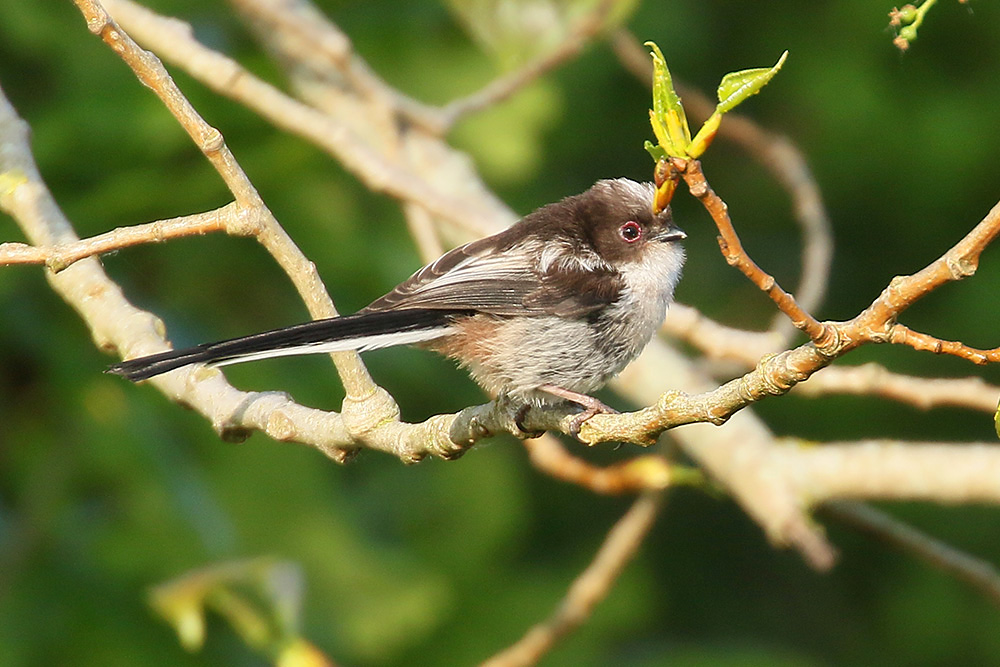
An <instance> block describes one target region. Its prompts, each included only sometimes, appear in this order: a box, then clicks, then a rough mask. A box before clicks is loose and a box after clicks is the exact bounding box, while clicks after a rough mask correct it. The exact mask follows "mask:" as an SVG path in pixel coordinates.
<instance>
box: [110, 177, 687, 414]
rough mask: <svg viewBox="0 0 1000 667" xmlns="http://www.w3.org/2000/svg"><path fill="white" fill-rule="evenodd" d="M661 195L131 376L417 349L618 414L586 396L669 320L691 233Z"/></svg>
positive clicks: (127, 373) (611, 204)
mask: <svg viewBox="0 0 1000 667" xmlns="http://www.w3.org/2000/svg"><path fill="white" fill-rule="evenodd" d="M653 194H654V188H653V186H652V185H651V184H648V183H636V182H634V181H630V180H627V179H615V180H604V181H598V182H597V183H596V184H595V185H594V186H593V187H591V188H590V189H589V190H587V191H586V192H584V193H582V194H579V195H576V196H573V197H567V198H566V199H563V200H562V201H559V202H556V203H554V204H548V205H546V206H543V207H541V208H539V209H537V210H536V211H534V212H532V213H530V214H528V215H526V216H525V217H524V218H522V219H521V220H520V221H519V222H517V223H516V224H514V225H513V226H511V227H510V228H508V229H506V230H504V231H502V232H500V233H499V234H495V235H493V236H489V237H487V238H483V239H479V240H478V241H473V242H472V243H468V244H466V245H464V246H461V247H459V248H455V249H454V250H452V251H450V252H448V253H445V254H444V255H442V256H441V257H440V258H439V259H437V260H436V261H435V262H433V263H431V264H428V265H427V266H425V267H423V268H422V269H420V270H419V271H417V272H416V273H414V274H413V275H412V276H410V278H408V279H407V280H405V281H404V282H402V283H400V284H399V285H398V286H397V287H395V288H394V289H393V290H392V291H390V292H389V293H388V294H386V295H385V296H383V297H381V298H379V299H376V300H375V301H373V302H372V303H371V304H370V305H368V306H367V307H366V308H364V309H362V310H361V311H359V312H357V313H355V314H353V315H345V316H342V317H333V318H329V319H323V320H315V321H312V322H306V323H304V324H297V325H294V326H290V327H283V328H280V329H275V330H273V331H265V332H263V333H258V334H254V335H251V336H244V337H241V338H234V339H231V340H224V341H221V342H218V343H206V344H202V345H198V346H195V347H191V348H187V349H182V350H170V351H167V352H161V353H159V354H154V355H150V356H147V357H140V358H137V359H129V360H127V361H123V362H121V363H119V364H116V365H114V366H112V367H111V368H110V369H109V372H111V373H115V374H117V375H121V376H124V377H126V378H128V379H130V380H133V381H139V380H145V379H148V378H151V377H153V376H156V375H159V374H161V373H166V372H168V371H172V370H174V369H177V368H180V367H183V366H187V365H189V364H195V363H207V364H212V365H216V366H222V365H225V364H234V363H239V362H244V361H251V360H254V359H268V358H271V357H278V356H285V355H297V354H311V353H326V352H337V351H343V350H359V351H362V350H371V349H375V348H380V347H389V346H393V345H416V346H419V347H424V348H429V349H432V350H436V351H438V352H440V353H442V354H445V355H447V356H449V357H452V358H454V359H456V360H457V361H458V362H459V364H461V365H462V366H463V367H465V368H467V369H468V370H469V372H470V373H471V375H472V377H473V379H475V380H476V382H478V383H479V384H480V385H481V386H482V387H483V388H484V389H486V390H487V391H489V392H492V393H496V394H501V395H505V396H507V397H508V398H510V399H512V400H514V401H518V402H522V403H523V405H525V406H528V405H541V404H546V403H552V402H555V401H559V400H566V401H570V402H572V403H575V404H577V405H579V406H581V407H582V408H583V411H582V412H581V413H580V414H579V415H577V416H576V417H575V418H574V420H573V422H572V425H571V431H572V432H573V433H574V434H576V433H578V431H579V427H580V425H581V424H582V423H583V421H585V420H586V419H589V418H590V417H591V416H593V415H594V414H596V413H598V412H606V411H610V408H607V406H605V405H604V404H603V403H601V402H600V401H598V400H597V399H595V398H593V397H591V396H589V395H588V392H591V391H594V390H596V389H598V388H599V387H601V386H602V385H604V383H605V382H607V381H608V380H609V379H610V378H612V377H613V376H614V375H616V374H617V373H618V372H619V371H621V370H622V369H623V368H625V366H626V365H628V363H629V362H631V361H632V360H633V359H635V358H636V357H637V356H639V353H640V352H641V351H642V349H643V348H644V347H645V346H646V344H647V343H648V342H649V340H650V338H651V337H652V336H653V333H654V332H655V331H656V329H657V328H658V327H659V325H660V324H661V323H662V321H663V318H664V316H665V313H666V308H667V305H668V304H669V303H670V301H671V300H672V299H673V293H674V287H675V286H676V284H677V281H678V280H679V279H680V275H681V267H682V265H683V263H684V251H683V249H682V248H681V245H680V241H681V240H683V239H684V238H685V236H686V235H685V234H684V232H683V231H681V230H680V229H679V228H678V227H676V226H675V225H674V223H673V220H672V218H671V214H670V210H669V209H666V210H664V211H661V212H660V213H659V214H654V213H653Z"/></svg>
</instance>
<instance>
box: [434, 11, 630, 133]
mask: <svg viewBox="0 0 1000 667" xmlns="http://www.w3.org/2000/svg"><path fill="white" fill-rule="evenodd" d="M617 4H618V0H601V1H600V2H599V3H598V4H597V6H596V7H594V9H592V10H591V11H589V12H588V13H587V14H586V15H584V16H583V17H581V18H580V19H579V20H578V21H577V22H576V24H575V25H574V26H573V27H572V28H571V29H570V31H569V33H568V34H567V35H566V38H565V39H564V40H563V41H562V42H561V43H560V44H559V45H558V46H556V47H555V48H554V49H552V50H551V51H549V52H548V53H546V54H544V55H542V56H541V57H539V58H536V59H535V60H532V61H530V62H528V63H525V64H524V65H522V66H521V67H519V68H517V69H516V70H514V71H513V72H510V73H509V74H505V75H503V76H501V77H499V78H497V79H496V80H494V81H492V82H490V83H488V84H487V85H486V86H484V87H483V88H481V89H480V90H478V91H477V92H475V93H472V94H471V95H468V96H466V97H463V98H461V99H458V100H454V101H452V102H449V103H448V104H446V105H445V106H443V107H441V109H440V110H439V111H438V113H439V114H440V125H441V127H442V129H443V130H444V131H447V130H449V129H451V128H452V127H453V126H454V125H455V123H457V122H458V121H459V120H460V119H462V118H463V117H465V116H467V115H469V114H472V113H475V112H478V111H482V110H483V109H486V108H488V107H491V106H494V105H495V104H497V103H499V102H502V101H503V100H505V99H507V98H508V97H510V96H511V95H513V94H514V93H516V92H517V91H519V90H521V89H522V88H524V87H525V86H526V85H528V84H529V83H531V82H532V81H535V80H536V79H538V78H540V77H541V76H543V75H544V74H546V73H548V72H550V71H551V70H553V69H555V68H556V67H558V66H559V65H562V64H563V63H565V62H566V61H567V60H570V59H571V58H574V57H576V56H577V55H579V54H580V52H581V51H583V49H584V47H586V46H587V43H588V42H590V40H592V39H593V38H594V37H595V36H596V35H597V34H598V33H600V32H601V30H603V29H604V27H605V25H607V22H608V15H609V14H611V12H612V10H614V8H615V6H616V5H617Z"/></svg>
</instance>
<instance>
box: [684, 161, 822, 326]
mask: <svg viewBox="0 0 1000 667" xmlns="http://www.w3.org/2000/svg"><path fill="white" fill-rule="evenodd" d="M673 167H674V168H675V169H676V170H677V171H678V172H680V174H681V175H682V176H683V178H684V180H685V182H686V183H687V185H688V188H689V189H690V190H691V194H692V195H694V196H695V197H697V198H698V200H699V201H701V203H702V205H703V206H704V207H705V209H706V210H707V211H708V212H709V214H711V216H712V219H713V220H714V221H715V224H716V226H717V227H718V228H719V234H720V236H719V247H720V248H721V250H722V255H723V257H725V258H726V262H727V263H729V265H730V266H735V267H736V268H737V269H739V270H740V272H742V273H743V275H745V276H746V277H747V278H749V279H750V281H751V282H752V283H753V284H754V285H756V286H757V287H758V288H760V289H761V291H763V292H764V293H765V294H767V296H768V298H769V299H771V301H773V302H774V304H775V305H776V306H777V307H778V309H779V310H780V311H781V312H782V313H784V314H785V315H787V316H788V319H790V320H791V321H792V324H794V325H795V328H796V329H799V330H801V331H803V332H804V333H805V334H806V335H807V336H809V338H810V339H811V340H813V341H817V342H820V341H822V340H823V339H825V338H826V337H827V336H828V332H827V327H826V326H825V325H823V324H822V323H820V322H819V321H818V320H816V318H814V317H813V316H812V315H810V314H809V313H808V312H806V311H805V310H804V309H803V308H802V307H801V306H799V304H798V303H797V302H796V301H795V297H793V296H792V295H791V294H789V293H788V292H786V291H785V290H783V289H782V288H781V286H780V285H778V283H777V281H776V280H775V279H774V277H773V276H771V275H768V274H767V273H765V272H764V270H763V269H761V268H760V267H759V266H758V265H757V263H756V262H754V261H753V259H751V258H750V256H749V255H748V254H747V253H746V251H745V250H744V249H743V245H742V244H741V243H740V238H739V236H738V235H737V234H736V229H735V228H734V227H733V222H732V220H731V219H730V217H729V212H728V207H727V206H726V203H725V202H723V201H722V199H721V198H720V197H719V196H718V195H717V194H715V191H714V190H712V187H711V186H710V185H709V184H708V181H707V180H705V175H704V173H703V172H702V171H701V166H700V164H699V163H698V161H697V160H676V159H675V160H674V161H673Z"/></svg>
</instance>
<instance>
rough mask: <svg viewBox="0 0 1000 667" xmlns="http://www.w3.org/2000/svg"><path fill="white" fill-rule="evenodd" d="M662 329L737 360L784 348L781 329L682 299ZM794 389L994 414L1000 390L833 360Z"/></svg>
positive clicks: (714, 355) (749, 363)
mask: <svg viewBox="0 0 1000 667" xmlns="http://www.w3.org/2000/svg"><path fill="white" fill-rule="evenodd" d="M897 326H899V325H897ZM661 332H663V333H665V334H667V335H669V336H671V337H674V338H678V339H680V340H683V341H685V342H687V343H689V344H691V345H693V346H695V347H696V348H698V350H699V351H701V353H702V354H704V355H705V356H706V357H707V358H709V359H717V360H722V361H734V362H737V363H739V364H740V365H743V366H746V367H747V368H753V367H754V366H756V364H757V363H758V362H759V361H760V360H761V358H762V357H764V356H766V355H772V354H776V353H777V352H779V350H780V347H779V343H780V335H779V334H777V333H775V332H774V331H767V332H760V331H745V330H743V329H736V328H733V327H729V326H726V325H724V324H721V323H719V322H716V321H714V320H712V319H710V318H708V317H706V316H705V315H703V314H702V313H700V312H699V311H698V310H696V309H695V308H692V307H691V306H687V305H685V304H681V303H673V304H671V306H670V310H669V312H668V313H667V319H666V321H665V322H664V324H663V327H662V328H661ZM794 391H795V393H796V395H798V396H808V397H811V398H816V397H820V396H827V395H830V394H851V395H855V396H879V397H881V398H887V399H890V400H894V401H898V402H900V403H907V404H909V405H912V406H914V407H917V408H920V409H922V410H929V409H931V408H934V407H938V406H951V407H959V408H967V409H969V410H977V411H981V412H988V413H990V414H992V413H994V412H995V411H996V404H997V396H1000V387H998V386H996V385H991V384H989V383H988V382H986V381H985V380H983V379H982V378H980V377H975V376H973V377H967V378H924V377H916V376H912V375H903V374H901V373H894V372H892V371H890V370H889V369H887V368H886V367H885V366H882V365H881V364H877V363H874V362H869V363H866V364H862V365H860V366H843V365H841V366H828V367H826V368H824V369H822V370H820V371H818V372H817V373H815V374H814V375H812V376H811V377H810V378H809V382H803V383H800V384H797V385H796V386H795V388H794Z"/></svg>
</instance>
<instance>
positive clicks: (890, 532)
mask: <svg viewBox="0 0 1000 667" xmlns="http://www.w3.org/2000/svg"><path fill="white" fill-rule="evenodd" d="M819 509H820V512H821V513H822V514H823V515H825V516H827V517H829V518H832V519H834V520H835V521H838V522H840V523H843V524H845V525H847V526H849V527H851V528H854V529H855V530H858V531H860V532H862V533H864V534H866V535H868V536H870V537H873V538H874V539H875V540H877V541H879V542H883V543H885V544H887V545H889V546H890V547H893V548H895V549H898V550H899V551H901V552H903V553H907V554H912V555H914V556H916V557H917V558H920V559H921V560H923V561H924V562H926V563H928V564H930V565H932V566H934V567H936V568H938V569H939V570H941V571H943V572H945V573H946V574H949V575H951V576H953V577H955V578H956V579H958V580H959V581H964V582H965V583H967V584H969V585H970V586H972V588H974V589H975V590H976V591H977V592H979V593H981V594H982V595H984V596H986V598H987V599H988V600H989V601H990V602H992V603H993V604H994V605H996V606H998V607H1000V572H998V571H997V568H996V567H995V566H994V565H993V564H992V563H990V562H989V561H986V560H983V559H982V558H977V557H975V556H971V555H969V554H967V553H965V552H963V551H959V550H957V549H955V548H954V547H953V546H951V545H949V544H946V543H944V542H942V541H941V540H938V539H935V538H933V537H931V536H930V535H926V534H924V533H922V532H920V531H919V530H916V529H914V528H912V527H911V526H908V525H906V524H905V523H901V522H900V521H898V520H896V519H894V518H892V517H891V516H889V515H888V514H886V513H885V512H881V511H879V510H877V509H875V508H874V507H872V506H870V505H865V504H864V503H859V502H854V501H849V500H837V501H831V502H828V503H824V504H823V505H821V506H820V508H819Z"/></svg>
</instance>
